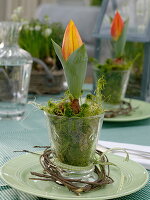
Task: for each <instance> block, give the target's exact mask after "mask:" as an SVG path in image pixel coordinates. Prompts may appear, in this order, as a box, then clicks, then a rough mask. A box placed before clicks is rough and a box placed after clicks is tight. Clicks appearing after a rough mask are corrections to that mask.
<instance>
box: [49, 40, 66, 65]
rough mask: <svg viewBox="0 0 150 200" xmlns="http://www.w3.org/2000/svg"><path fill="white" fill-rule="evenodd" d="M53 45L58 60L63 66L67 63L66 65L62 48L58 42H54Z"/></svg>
mask: <svg viewBox="0 0 150 200" xmlns="http://www.w3.org/2000/svg"><path fill="white" fill-rule="evenodd" d="M52 43H53V47H54V49H55V52H56V54H57V56H58V58H59V60H60V62H61V64H62V66H64V65H65V63H66V61H65V60H64V58H63V56H62V49H61V47H60V46H59V45H58V44H57V43H56V42H54V40H52Z"/></svg>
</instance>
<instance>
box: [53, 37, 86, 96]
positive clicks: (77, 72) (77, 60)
mask: <svg viewBox="0 0 150 200" xmlns="http://www.w3.org/2000/svg"><path fill="white" fill-rule="evenodd" d="M52 42H53V45H54V49H55V52H56V54H57V56H58V58H59V59H60V62H61V63H62V65H63V69H64V72H65V77H66V81H67V83H68V88H69V91H70V93H71V94H72V96H73V97H74V98H75V99H78V98H79V97H80V95H81V90H82V85H83V83H84V80H85V75H86V70H87V61H88V56H87V52H86V48H85V45H84V44H83V45H82V46H81V47H80V48H78V49H76V50H75V51H74V52H73V53H72V54H71V55H70V56H69V58H68V60H67V61H65V60H64V58H63V56H62V49H61V47H60V46H59V45H58V44H56V43H55V42H54V41H52Z"/></svg>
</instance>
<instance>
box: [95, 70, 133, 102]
mask: <svg viewBox="0 0 150 200" xmlns="http://www.w3.org/2000/svg"><path fill="white" fill-rule="evenodd" d="M101 76H104V79H105V80H106V85H105V88H104V89H103V91H102V94H103V95H104V102H107V104H112V105H119V104H120V103H121V100H122V99H123V98H124V96H125V93H126V89H127V85H128V80H129V76H130V69H128V70H117V69H116V70H100V69H98V68H95V69H94V79H95V82H97V80H98V79H99V78H100V77H101Z"/></svg>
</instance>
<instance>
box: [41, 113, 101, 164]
mask: <svg viewBox="0 0 150 200" xmlns="http://www.w3.org/2000/svg"><path fill="white" fill-rule="evenodd" d="M45 115H46V116H47V119H48V128H49V137H50V140H51V145H52V148H53V150H54V157H56V158H57V160H58V161H59V162H61V163H64V164H66V165H72V166H79V167H86V166H89V165H91V164H92V162H93V160H94V155H95V150H96V144H97V140H98V136H99V133H100V129H101V126H102V123H103V117H104V116H103V114H102V115H97V116H91V117H83V118H79V117H71V118H68V117H65V116H56V115H50V114H48V113H46V112H45Z"/></svg>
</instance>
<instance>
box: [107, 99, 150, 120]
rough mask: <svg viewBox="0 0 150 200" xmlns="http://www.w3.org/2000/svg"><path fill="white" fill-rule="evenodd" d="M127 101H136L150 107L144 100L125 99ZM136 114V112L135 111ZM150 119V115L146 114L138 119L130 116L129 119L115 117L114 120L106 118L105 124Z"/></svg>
mask: <svg viewBox="0 0 150 200" xmlns="http://www.w3.org/2000/svg"><path fill="white" fill-rule="evenodd" d="M125 100H126V101H136V102H137V103H138V102H139V103H142V104H145V105H148V106H149V107H150V103H149V102H145V101H142V100H138V99H130V98H125ZM135 112H136V111H135ZM149 118H150V114H146V115H143V116H138V117H134V118H130V116H129V117H128V118H126V117H125V118H123V115H122V116H118V117H114V118H105V117H104V122H132V121H139V120H144V119H149Z"/></svg>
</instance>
